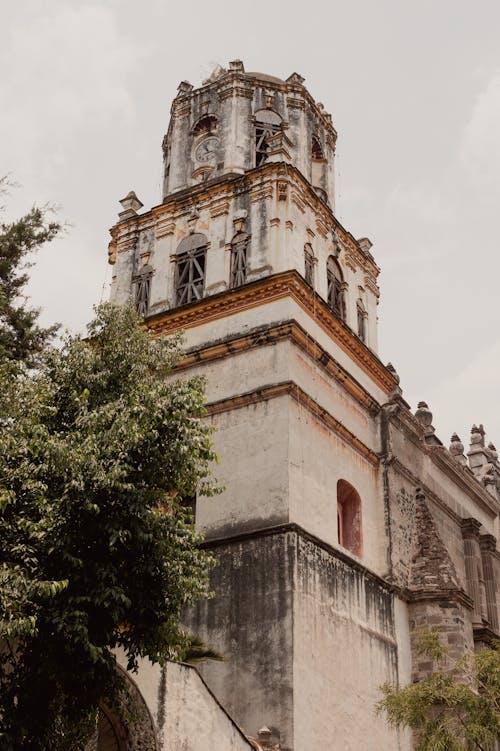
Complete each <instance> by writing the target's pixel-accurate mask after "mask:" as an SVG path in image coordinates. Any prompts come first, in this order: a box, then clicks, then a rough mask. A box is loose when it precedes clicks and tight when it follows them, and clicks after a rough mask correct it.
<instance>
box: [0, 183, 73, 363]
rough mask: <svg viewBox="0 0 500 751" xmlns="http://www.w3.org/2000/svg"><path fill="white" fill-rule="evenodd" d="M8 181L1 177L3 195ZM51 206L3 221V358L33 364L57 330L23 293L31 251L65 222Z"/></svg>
mask: <svg viewBox="0 0 500 751" xmlns="http://www.w3.org/2000/svg"><path fill="white" fill-rule="evenodd" d="M7 188H8V181H7V179H6V178H5V177H4V178H2V179H0V195H1V194H4V193H5V192H6V190H7ZM50 215H51V210H50V208H49V207H42V208H40V207H36V206H34V207H33V208H32V209H31V211H29V212H28V213H27V214H26V215H25V216H23V217H21V219H18V220H17V221H15V222H11V223H3V222H2V223H1V224H0V361H5V360H9V361H11V362H17V363H20V362H24V363H26V364H27V365H33V364H34V363H35V362H36V358H37V356H38V355H39V354H40V352H41V351H42V350H43V348H44V346H45V345H46V343H47V342H48V341H49V340H50V338H51V337H52V336H53V334H54V333H55V331H56V330H57V328H58V327H57V326H52V327H50V328H42V327H40V326H39V325H38V323H37V320H38V310H36V309H33V308H30V307H29V305H28V301H27V299H26V297H25V296H24V287H25V285H26V282H27V281H28V273H27V270H28V269H29V267H30V266H31V261H30V258H31V255H32V254H33V253H34V252H35V251H38V250H40V248H41V247H42V246H43V245H44V244H45V243H47V242H50V241H51V240H53V239H54V238H55V237H56V236H57V235H58V234H59V233H60V232H61V230H62V225H61V224H60V223H59V222H56V221H50V219H49V217H50Z"/></svg>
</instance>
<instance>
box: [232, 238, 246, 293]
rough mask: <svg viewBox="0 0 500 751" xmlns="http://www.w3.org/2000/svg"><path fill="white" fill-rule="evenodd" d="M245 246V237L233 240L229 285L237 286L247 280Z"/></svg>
mask: <svg viewBox="0 0 500 751" xmlns="http://www.w3.org/2000/svg"><path fill="white" fill-rule="evenodd" d="M247 246H248V239H247V238H246V237H244V238H242V239H241V240H236V242H234V241H233V245H232V248H231V279H230V285H231V287H239V286H240V285H241V284H245V282H246V280H247Z"/></svg>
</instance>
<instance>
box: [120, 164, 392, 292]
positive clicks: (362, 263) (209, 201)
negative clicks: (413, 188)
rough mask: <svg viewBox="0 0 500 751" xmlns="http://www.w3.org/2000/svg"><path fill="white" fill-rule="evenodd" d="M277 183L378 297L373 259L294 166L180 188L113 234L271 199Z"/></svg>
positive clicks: (270, 167) (268, 166) (268, 168)
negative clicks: (240, 199) (331, 236)
mask: <svg viewBox="0 0 500 751" xmlns="http://www.w3.org/2000/svg"><path fill="white" fill-rule="evenodd" d="M277 181H281V182H283V181H285V182H287V183H288V184H289V186H290V190H289V193H290V197H291V200H292V201H293V202H294V203H295V204H296V206H297V207H298V208H299V209H300V210H301V211H305V210H306V207H307V208H309V209H310V210H311V211H313V212H314V213H315V215H316V222H317V223H319V227H321V229H322V231H323V232H324V231H334V230H335V231H336V232H337V234H338V236H339V239H340V241H341V242H342V244H343V245H344V246H345V248H346V254H347V253H350V255H351V258H352V262H353V263H356V264H357V266H359V267H361V268H363V270H364V271H365V273H366V275H367V277H368V278H370V279H371V282H370V284H371V287H370V288H371V289H372V291H374V292H375V294H377V295H378V287H377V286H376V284H375V281H374V280H375V279H376V277H377V275H378V273H379V269H378V266H377V265H376V263H375V261H374V260H373V257H372V256H371V255H370V254H367V253H366V252H365V251H363V249H362V248H361V247H360V245H359V243H358V241H357V240H356V239H355V238H354V237H353V235H352V234H351V233H350V232H348V231H347V230H346V229H345V228H344V227H343V226H342V225H341V224H340V222H339V221H338V219H337V218H336V217H335V216H334V214H333V212H332V210H331V208H330V207H329V206H328V205H327V204H326V203H325V202H324V201H323V200H322V199H321V198H320V197H319V196H318V195H317V193H316V192H315V191H314V188H313V186H312V185H311V184H310V183H309V182H308V180H306V178H305V177H304V176H303V175H302V173H301V172H300V171H299V170H298V169H297V168H296V167H295V166H293V165H291V164H285V163H284V162H270V163H268V164H264V165H262V166H260V167H256V168H254V169H251V170H248V171H247V172H245V173H244V175H241V174H237V175H236V174H225V175H219V176H217V177H214V178H212V179H209V180H208V181H207V182H206V183H202V184H200V185H193V186H190V187H187V188H182V189H181V190H178V191H175V192H174V193H171V194H170V195H168V196H167V197H166V198H165V200H164V201H163V203H162V204H160V205H159V206H155V207H154V208H152V209H151V210H150V211H148V212H146V213H144V214H141V215H138V216H136V217H134V218H133V219H124V220H122V221H121V222H118V224H116V225H115V227H113V228H112V231H113V232H114V231H116V228H120V231H122V230H124V229H125V228H126V227H127V224H131V223H135V226H136V227H137V228H139V229H142V228H143V227H144V226H145V225H146V224H148V223H149V221H150V219H151V218H153V219H154V221H155V223H156V225H162V224H165V223H166V224H168V223H169V222H175V221H176V220H177V219H178V218H179V217H180V216H182V215H183V213H185V212H189V211H191V209H192V206H193V204H196V206H197V207H198V210H199V211H201V210H202V209H204V208H207V209H210V208H211V206H212V205H213V204H216V203H218V202H221V204H222V203H224V201H229V200H230V199H231V198H232V197H233V196H234V195H236V194H237V193H238V192H239V193H241V192H244V193H246V192H248V193H250V196H251V199H252V200H253V201H255V200H263V199H265V198H271V196H272V195H274V192H275V191H277ZM157 231H158V230H157ZM367 286H368V282H367Z"/></svg>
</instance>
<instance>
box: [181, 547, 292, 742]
mask: <svg viewBox="0 0 500 751" xmlns="http://www.w3.org/2000/svg"><path fill="white" fill-rule="evenodd" d="M213 552H214V553H215V554H216V555H217V558H218V560H219V565H218V566H216V567H215V568H214V569H212V572H211V577H210V586H211V589H212V590H213V591H214V593H215V597H214V598H213V599H212V600H207V601H203V602H200V603H199V604H198V605H197V606H196V607H195V608H193V609H191V610H190V611H189V613H187V614H186V618H185V621H186V625H187V626H188V627H189V628H190V629H191V630H192V631H193V632H194V633H197V634H199V635H200V636H201V638H202V639H203V640H204V641H205V642H206V643H207V644H209V645H211V646H213V647H214V648H215V649H217V650H218V651H219V652H221V653H222V654H223V656H224V658H225V661H224V662H222V663H218V662H217V663H216V662H207V663H204V664H203V665H201V666H200V673H201V675H202V676H203V678H204V679H205V680H206V681H207V683H208V685H209V686H210V688H211V689H212V690H213V691H214V692H215V694H216V695H217V697H218V698H219V699H220V701H221V702H222V703H223V705H224V706H225V707H226V708H227V709H228V711H229V712H230V713H231V715H232V716H233V717H234V719H235V720H236V722H237V723H238V724H239V725H241V727H242V728H243V729H244V731H245V733H247V734H250V735H252V736H254V737H255V736H256V734H257V731H258V730H259V729H260V728H261V727H262V726H263V725H267V726H268V727H269V728H271V729H275V730H277V731H279V735H280V739H281V743H282V745H283V748H285V749H286V748H288V747H290V746H293V673H292V661H293V618H292V616H293V586H294V570H295V565H296V562H295V560H296V559H295V543H294V536H293V535H292V534H289V533H283V534H274V535H270V536H257V537H255V538H253V537H248V538H246V539H242V540H240V541H238V540H235V541H232V542H226V543H224V544H221V545H217V546H216V547H215V548H213Z"/></svg>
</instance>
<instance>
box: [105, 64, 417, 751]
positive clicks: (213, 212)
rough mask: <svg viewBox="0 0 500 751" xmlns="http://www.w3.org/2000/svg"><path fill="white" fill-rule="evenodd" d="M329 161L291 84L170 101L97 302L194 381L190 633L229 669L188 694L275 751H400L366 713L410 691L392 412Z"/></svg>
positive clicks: (314, 115) (210, 90)
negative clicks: (167, 338)
mask: <svg viewBox="0 0 500 751" xmlns="http://www.w3.org/2000/svg"><path fill="white" fill-rule="evenodd" d="M336 140H337V133H336V131H335V128H334V126H333V123H332V119H331V116H330V115H329V114H328V113H327V112H326V111H325V109H324V107H323V105H321V104H319V103H317V102H315V101H314V99H313V98H312V97H311V95H310V94H309V92H308V91H307V89H306V88H305V86H304V79H303V78H302V77H301V76H300V75H298V74H297V73H293V74H292V75H290V76H289V77H288V78H287V79H286V80H281V79H279V78H275V77H273V76H269V75H265V74H261V73H252V72H246V71H245V70H244V67H243V64H242V63H241V62H240V61H234V62H231V63H229V66H228V68H227V69H223V68H217V69H216V70H214V72H213V73H212V75H211V76H210V78H209V79H208V80H207V81H205V82H204V83H203V84H202V86H200V87H199V88H193V86H191V84H189V83H186V82H182V83H181V84H180V86H179V90H178V95H177V97H176V98H175V100H174V102H173V104H172V110H171V119H170V124H169V127H168V131H167V134H166V136H165V138H164V141H163V159H164V188H163V200H162V203H161V204H160V205H158V206H155V207H153V208H151V209H150V210H148V211H145V212H144V213H139V211H140V209H141V207H142V204H141V203H140V201H139V200H138V198H137V196H136V195H135V193H133V192H131V193H129V194H128V195H127V196H126V197H125V198H124V199H122V201H121V205H122V208H123V211H122V212H121V213H120V215H119V221H118V223H117V224H116V225H115V226H114V227H113V228H112V230H111V236H112V240H111V243H110V247H109V258H110V262H111V263H112V264H113V265H114V276H113V282H112V291H111V299H112V300H113V301H115V302H117V303H125V302H127V301H130V300H132V301H133V302H134V303H135V305H136V306H137V309H138V310H139V311H140V312H141V314H142V315H144V316H145V318H146V321H147V324H148V326H149V327H150V329H151V330H152V331H153V332H154V333H155V334H156V335H166V334H169V333H171V332H174V331H178V330H183V331H184V334H185V347H186V350H185V356H184V358H183V360H182V362H181V363H180V365H179V367H178V371H179V375H180V376H181V375H182V374H184V373H185V374H189V375H194V374H199V375H203V376H204V377H205V378H206V393H207V401H208V404H207V413H208V418H207V419H209V420H210V421H211V422H212V423H213V424H214V426H215V428H216V432H215V445H216V450H217V452H218V454H219V456H220V465H219V466H217V467H216V468H215V470H214V471H215V474H216V476H217V477H218V478H219V480H220V482H221V484H223V485H224V487H225V490H224V492H223V493H222V494H221V495H220V496H218V497H216V498H210V499H207V498H203V497H199V498H197V503H196V524H197V526H198V527H199V529H200V531H202V532H203V534H204V535H205V541H206V542H205V544H206V546H207V547H208V548H210V549H211V550H212V551H213V552H214V554H215V555H216V556H217V557H218V559H219V565H218V566H217V567H215V568H214V570H213V572H212V582H211V587H212V589H213V591H214V593H215V596H214V598H213V599H211V600H208V601H206V602H202V603H200V605H199V606H198V607H197V608H196V609H194V610H193V611H191V612H190V613H188V614H187V616H186V619H187V622H188V625H189V627H190V629H191V630H192V631H193V632H194V633H196V634H198V635H199V636H201V638H202V639H203V640H204V641H205V642H206V643H207V644H210V645H211V646H213V647H214V648H215V649H217V650H218V651H220V652H221V653H222V654H223V655H224V657H225V661H224V662H222V663H207V664H205V665H203V666H201V668H200V672H201V673H202V675H203V677H204V679H205V680H206V681H207V683H208V685H209V686H210V688H211V689H212V690H213V692H214V693H215V695H216V696H217V698H218V699H219V701H220V702H221V703H222V704H223V705H224V707H226V709H227V710H228V711H229V712H230V713H231V715H232V716H233V717H234V719H235V720H236V722H237V723H238V724H239V725H240V726H241V727H242V728H243V729H244V731H245V732H246V733H247V734H249V735H252V736H254V737H257V735H258V732H259V730H261V729H262V728H264V731H263V732H264V734H266V733H267V734H268V736H269V737H268V736H267V735H266V738H267V737H268V741H269V744H271V745H272V744H280V748H282V749H285V748H288V749H297V751H299V750H300V751H302V750H304V751H305V749H308V748H311V747H324V746H325V743H326V745H327V746H328V745H329V743H330V740H331V739H332V737H335V739H336V744H337V745H336V747H338V748H339V749H340V748H342V749H352V750H353V751H358V749H360V748H364V747H365V745H366V741H367V739H368V738H369V739H370V746H371V747H373V748H385V749H387V750H388V751H396V749H398V750H402V749H407V748H409V745H408V744H406V745H405V743H406V742H405V740H404V739H400V738H398V737H397V735H396V734H395V733H394V731H392V730H390V729H389V728H388V727H387V725H386V723H385V721H384V719H383V718H377V717H375V716H374V714H373V711H372V707H373V705H374V703H375V701H376V699H377V696H378V693H377V692H378V686H380V685H381V684H382V683H384V682H386V681H391V682H396V681H397V680H399V679H404V678H405V677H408V675H409V671H410V667H409V659H410V658H409V646H408V645H409V632H408V626H407V621H406V620H405V612H406V611H405V607H406V605H405V604H404V602H403V600H402V599H401V600H399V599H398V597H397V596H396V595H395V593H394V592H395V590H394V586H393V582H392V581H391V578H390V577H391V574H390V572H391V553H390V549H391V546H390V525H389V522H388V515H389V500H388V490H387V477H386V475H385V474H384V471H385V470H384V466H383V462H382V461H381V456H382V455H383V449H384V444H383V440H382V438H381V436H382V432H381V424H382V414H383V412H382V409H381V406H382V405H384V404H386V403H387V402H388V401H390V400H391V399H392V398H393V397H394V396H395V395H396V397H397V395H398V394H399V393H400V392H399V389H398V378H397V376H396V374H395V372H394V370H393V369H392V368H390V367H386V366H384V365H383V364H382V363H381V361H380V360H379V358H378V356H377V302H378V296H379V290H378V286H377V276H378V273H379V269H378V268H377V265H376V263H375V260H374V258H373V256H372V254H371V243H370V241H369V240H368V239H367V238H355V237H354V236H353V235H352V234H351V233H350V232H349V231H348V230H347V229H345V228H344V227H343V226H342V225H341V224H340V222H339V221H338V219H337V218H336V216H335V184H334V159H335V146H336ZM360 708H364V710H363V711H361V709H360ZM329 739H330V740H329ZM266 742H267V741H266Z"/></svg>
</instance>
